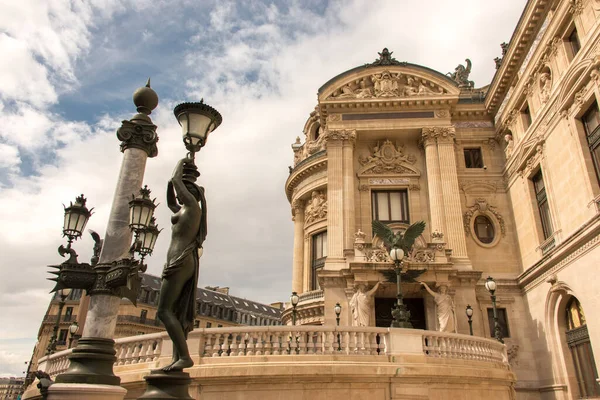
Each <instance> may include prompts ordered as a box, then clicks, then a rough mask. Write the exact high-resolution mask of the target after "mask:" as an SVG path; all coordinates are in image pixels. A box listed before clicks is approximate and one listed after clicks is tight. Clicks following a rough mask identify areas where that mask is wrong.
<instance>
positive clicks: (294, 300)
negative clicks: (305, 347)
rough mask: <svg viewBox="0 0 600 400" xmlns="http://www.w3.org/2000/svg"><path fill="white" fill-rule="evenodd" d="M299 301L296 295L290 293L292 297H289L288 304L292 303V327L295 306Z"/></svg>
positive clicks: (294, 317)
mask: <svg viewBox="0 0 600 400" xmlns="http://www.w3.org/2000/svg"><path fill="white" fill-rule="evenodd" d="M299 301H300V298H299V297H298V293H296V292H292V295H291V296H290V302H291V303H292V325H296V306H297V305H298V302H299Z"/></svg>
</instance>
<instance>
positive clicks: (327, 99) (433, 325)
mask: <svg viewBox="0 0 600 400" xmlns="http://www.w3.org/2000/svg"><path fill="white" fill-rule="evenodd" d="M599 21H600V1H598V0H555V1H549V0H529V1H528V2H527V5H526V7H525V10H524V11H523V15H522V17H521V19H520V20H519V23H518V25H517V27H516V29H515V31H514V34H513V36H512V38H511V40H510V42H509V43H508V44H503V45H502V46H501V49H499V50H501V51H502V58H498V59H496V67H497V71H496V74H495V76H494V78H493V80H492V82H491V83H490V84H489V85H486V86H484V87H481V88H479V89H476V88H474V83H473V82H472V81H469V79H468V77H469V72H470V70H471V63H470V61H469V60H467V61H466V65H462V64H461V65H459V66H458V67H457V68H456V70H455V71H454V73H448V74H443V73H440V72H437V71H434V70H431V69H429V68H426V67H423V66H419V65H415V64H411V63H407V62H399V61H398V60H396V59H395V58H394V57H392V53H391V52H389V51H388V50H387V49H384V50H383V51H382V52H381V53H379V57H378V58H377V59H376V60H375V61H374V62H372V63H370V64H367V65H363V66H359V67H356V68H353V69H351V70H348V71H346V72H343V73H341V74H339V75H337V76H336V77H334V78H332V79H331V80H329V81H328V82H326V83H325V84H324V85H323V86H322V87H321V88H320V89H319V90H318V98H317V106H316V107H315V110H314V111H313V112H312V113H311V114H310V117H309V119H308V121H307V122H306V125H305V126H304V139H303V140H301V139H300V138H298V139H297V140H296V142H295V143H294V144H293V145H292V149H293V152H294V167H293V169H291V171H290V176H289V178H288V180H287V182H286V185H285V191H286V194H287V198H288V200H289V201H290V204H291V208H292V215H293V221H294V250H293V267H292V268H293V281H292V290H293V291H296V292H298V294H299V295H300V301H299V304H298V306H297V315H298V323H300V324H305V325H306V324H315V325H321V324H335V317H336V316H335V313H334V305H335V304H336V303H338V302H339V303H340V304H341V306H342V313H341V325H352V324H353V322H354V320H355V318H354V317H353V312H352V310H351V308H352V306H351V301H350V300H351V299H352V297H353V296H354V294H355V293H356V291H357V287H358V286H360V285H364V286H366V287H367V288H375V286H376V284H377V283H378V282H379V281H381V280H382V279H383V277H382V274H381V272H382V271H385V270H389V269H390V268H391V266H392V263H391V260H390V258H389V255H388V254H387V252H386V251H385V249H384V248H383V247H382V241H381V239H379V238H378V237H376V236H375V237H374V236H373V234H372V229H371V222H372V220H374V219H378V220H381V221H383V222H385V223H387V224H388V225H389V226H391V227H392V228H394V229H396V230H402V229H405V228H406V227H407V226H408V225H409V224H411V223H414V222H416V221H420V220H423V221H425V222H426V224H427V225H426V229H425V232H424V233H423V234H422V235H421V237H419V238H418V239H417V242H416V244H415V247H414V249H413V251H412V252H411V253H410V254H408V255H407V257H406V258H405V262H404V269H405V270H406V271H409V272H410V271H415V272H414V274H418V273H421V275H420V276H419V278H418V279H419V280H422V281H424V282H425V283H427V284H428V285H429V286H430V287H433V288H436V289H437V288H443V287H444V286H445V287H446V288H447V289H448V290H447V293H448V294H449V295H450V299H451V301H452V302H453V304H454V311H455V312H454V316H453V318H455V322H456V330H457V332H458V333H465V334H468V333H469V326H468V321H467V318H466V316H465V309H466V307H467V305H470V306H472V307H473V309H474V310H475V312H474V315H473V330H474V334H475V335H477V336H485V337H493V318H492V304H491V299H490V295H489V293H488V292H487V290H486V289H485V287H484V283H485V279H486V278H487V277H488V276H490V275H491V276H493V277H494V278H495V280H496V282H497V284H498V288H497V290H496V294H497V297H498V299H497V301H498V313H499V314H498V315H499V320H500V325H501V331H502V334H503V336H504V340H505V343H506V346H507V351H508V357H509V361H510V363H511V366H512V368H513V371H514V372H515V373H516V375H517V378H518V381H517V384H516V391H517V395H518V398H519V399H574V398H592V397H594V398H595V397H597V396H600V385H599V384H598V372H597V371H598V362H597V360H596V359H594V353H595V354H596V355H598V354H600V320H599V319H598V318H590V316H591V315H594V310H596V309H598V308H600V295H599V294H598V293H599V292H598V290H597V288H596V287H595V284H594V283H595V282H596V280H597V279H596V275H595V267H597V265H598V262H599V260H600V247H599V246H598V243H599V242H600V208H599V203H600V187H599V176H600V175H599V174H600V112H599V109H598V101H599V100H598V99H600V70H599V67H600V22H599ZM402 291H403V294H404V296H405V303H406V304H407V306H408V308H409V310H410V311H411V314H412V321H411V322H412V324H413V326H414V327H415V328H420V329H428V330H438V329H439V328H440V326H439V320H438V318H437V315H436V314H437V313H438V312H439V310H440V309H441V307H440V306H439V304H438V305H436V301H437V300H438V296H437V295H436V297H435V298H434V297H433V296H431V295H430V294H429V293H428V292H427V291H425V290H424V289H423V288H422V286H421V285H420V284H419V283H417V282H409V283H405V284H403V285H402ZM440 293H442V294H444V293H445V292H444V289H441V290H440ZM444 295H445V294H444ZM395 296H396V287H395V285H394V284H391V283H382V284H379V285H378V286H377V287H376V288H375V292H374V299H373V302H372V305H370V311H371V312H370V325H372V326H390V321H391V314H390V310H391V308H392V306H393V303H394V301H395ZM448 301H450V300H448ZM586 313H587V315H588V318H587V319H585V315H586ZM283 319H284V323H290V320H291V309H290V308H288V309H287V310H286V311H285V312H284V315H283ZM448 326H454V324H450V325H448ZM594 350H595V351H594Z"/></svg>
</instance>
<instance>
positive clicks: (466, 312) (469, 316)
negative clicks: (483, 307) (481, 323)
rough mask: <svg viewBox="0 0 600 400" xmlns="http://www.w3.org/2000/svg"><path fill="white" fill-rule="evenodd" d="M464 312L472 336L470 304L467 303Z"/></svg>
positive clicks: (471, 309)
mask: <svg viewBox="0 0 600 400" xmlns="http://www.w3.org/2000/svg"><path fill="white" fill-rule="evenodd" d="M465 314H467V318H468V320H469V332H470V333H471V336H473V320H472V318H473V308H472V307H471V305H469V304H467V308H466V309H465Z"/></svg>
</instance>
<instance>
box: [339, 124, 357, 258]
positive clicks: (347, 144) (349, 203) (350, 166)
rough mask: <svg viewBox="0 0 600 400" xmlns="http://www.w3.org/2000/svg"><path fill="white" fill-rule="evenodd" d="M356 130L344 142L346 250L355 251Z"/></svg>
mask: <svg viewBox="0 0 600 400" xmlns="http://www.w3.org/2000/svg"><path fill="white" fill-rule="evenodd" d="M355 143H356V132H354V131H351V133H350V134H349V135H348V140H344V141H343V142H342V158H343V176H344V178H343V185H344V250H345V251H349V252H351V253H353V248H354V233H355V231H356V228H355V227H356V209H355V207H354V196H355V193H354V180H355V179H356V178H355V175H354V144H355Z"/></svg>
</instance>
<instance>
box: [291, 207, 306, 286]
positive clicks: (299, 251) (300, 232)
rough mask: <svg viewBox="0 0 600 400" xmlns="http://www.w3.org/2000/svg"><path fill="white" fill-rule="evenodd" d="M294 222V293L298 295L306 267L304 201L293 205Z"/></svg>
mask: <svg viewBox="0 0 600 400" xmlns="http://www.w3.org/2000/svg"><path fill="white" fill-rule="evenodd" d="M292 212H293V217H292V219H293V220H294V254H293V261H292V292H296V293H298V294H300V293H302V292H303V291H304V290H303V286H304V285H303V282H302V281H303V272H304V271H303V266H304V201H302V200H294V202H293V203H292Z"/></svg>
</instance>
